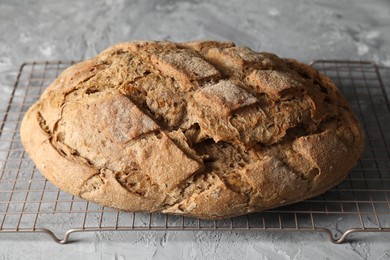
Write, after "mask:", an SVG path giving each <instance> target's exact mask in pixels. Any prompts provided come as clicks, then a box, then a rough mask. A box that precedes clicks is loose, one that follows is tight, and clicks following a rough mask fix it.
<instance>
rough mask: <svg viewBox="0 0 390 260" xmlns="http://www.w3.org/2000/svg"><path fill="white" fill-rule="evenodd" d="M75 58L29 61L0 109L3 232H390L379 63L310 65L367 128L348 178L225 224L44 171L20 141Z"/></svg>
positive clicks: (388, 110)
mask: <svg viewBox="0 0 390 260" xmlns="http://www.w3.org/2000/svg"><path fill="white" fill-rule="evenodd" d="M73 63H75V62H65V61H55V62H31V63H30V62H29V63H25V64H23V65H22V66H21V68H20V71H19V75H18V76H17V80H16V82H15V86H14V89H13V91H12V95H11V98H10V100H9V103H8V104H6V106H5V109H4V110H0V119H1V120H2V121H1V122H0V169H1V172H0V233H2V232H4V233H7V232H8V233H11V232H15V233H17V232H45V233H47V234H49V235H50V236H51V237H52V238H53V239H54V240H55V241H56V242H58V243H61V244H64V243H67V242H68V241H69V236H70V234H72V233H75V232H85V231H105V230H110V231H117V230H118V231H119V230H128V231H131V230H163V231H168V230H221V231H222V230H224V231H238V230H240V231H248V230H255V231H298V232H302V231H307V232H326V233H327V234H328V235H329V238H330V239H331V241H332V242H334V243H342V242H344V241H345V240H346V238H347V237H348V236H349V235H350V234H351V233H354V232H390V202H389V198H390V150H389V147H390V106H389V102H388V99H387V96H386V92H385V88H384V83H383V81H382V78H381V75H380V70H379V69H378V67H377V66H376V65H375V64H374V63H372V62H361V61H360V62H351V61H326V60H322V61H315V62H312V63H311V64H312V65H313V66H314V67H316V68H317V69H319V70H320V71H322V72H323V73H325V74H326V75H328V76H329V77H330V78H332V79H333V80H334V81H335V83H336V84H337V85H338V87H339V88H340V89H341V90H342V92H343V93H344V95H345V97H346V98H347V99H348V100H349V102H350V104H351V105H352V108H353V110H354V111H355V113H356V114H357V116H358V117H359V119H360V121H361V122H362V124H363V126H364V129H365V136H366V140H365V142H366V143H365V151H364V154H363V157H362V159H361V160H360V161H359V162H358V164H357V166H356V167H355V168H354V169H353V170H352V171H351V173H350V175H349V176H348V178H347V179H346V180H345V181H344V182H342V183H341V184H340V185H338V186H337V187H335V188H333V189H331V190H330V191H328V192H326V193H325V194H323V195H321V196H318V197H316V198H313V199H309V200H306V201H303V202H300V203H296V204H293V205H289V206H285V207H281V208H278V209H274V210H268V211H265V212H262V213H254V214H249V215H244V216H241V217H237V218H232V219H226V220H220V221H205V220H200V219H194V218H187V217H181V216H172V215H164V214H147V213H130V212H119V211H116V210H114V209H111V208H106V207H101V206H98V205H96V204H93V203H89V202H87V201H85V200H82V199H79V198H76V197H74V196H72V195H70V194H68V193H65V192H63V191H61V190H59V189H58V188H56V187H55V186H53V185H52V184H51V183H50V182H48V181H47V180H46V179H45V178H44V177H43V176H42V175H41V174H40V173H39V172H38V170H37V169H36V168H35V166H34V164H33V163H32V161H31V160H30V159H29V158H28V157H27V155H26V153H25V152H24V150H23V146H22V144H21V142H20V134H19V128H20V123H21V120H22V118H23V115H24V113H25V112H26V111H27V109H28V107H29V106H31V105H32V104H33V103H34V102H35V101H36V100H37V99H38V98H39V96H40V94H41V93H42V92H43V90H44V89H45V88H46V87H47V86H48V85H49V84H50V83H51V82H52V81H53V80H54V79H55V78H56V77H57V76H58V75H59V73H60V72H61V71H63V70H64V69H65V68H67V67H68V66H70V65H72V64H73ZM59 237H60V238H59ZM0 239H1V237H0Z"/></svg>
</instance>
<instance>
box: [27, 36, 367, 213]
mask: <svg viewBox="0 0 390 260" xmlns="http://www.w3.org/2000/svg"><path fill="white" fill-rule="evenodd" d="M21 139H22V143H23V145H24V147H25V149H26V151H27V152H28V154H29V155H30V157H31V158H32V159H33V161H34V162H35V164H36V166H37V168H38V169H39V170H40V171H41V172H42V174H43V175H44V176H45V177H46V178H47V179H48V180H49V181H51V182H52V183H53V184H55V185H57V186H58V187H60V188H61V189H63V190H65V191H67V192H69V193H71V194H74V195H76V196H80V197H82V198H84V199H87V200H90V201H93V202H96V203H100V204H102V205H105V206H109V207H114V208H118V209H121V210H128V211H145V212H164V213H172V214H181V215H186V216H193V217H200V218H204V219H220V218H226V217H232V216H237V215H242V214H246V213H250V212H255V211H262V210H265V209H269V208H274V207H278V206H281V205H286V204H290V203H294V202H296V201H300V200H304V199H306V198H310V197H313V196H316V195H318V194H321V193H323V192H325V191H326V190H327V189H329V188H331V187H333V186H335V185H337V184H338V183H339V182H341V181H342V180H343V179H344V178H345V177H346V175H347V174H348V171H349V170H350V169H351V168H352V167H353V166H354V165H355V164H356V162H357V160H358V158H359V157H360V154H361V152H362V150H363V134H362V130H361V127H360V125H359V123H358V122H357V120H356V118H355V116H354V115H353V114H352V112H351V108H350V106H349V105H348V103H347V101H346V100H345V99H344V98H343V96H342V95H341V93H340V91H339V90H338V89H337V87H336V86H335V85H334V84H333V82H332V81H331V80H330V79H329V78H327V77H326V76H324V75H322V74H321V73H319V72H318V71H316V70H315V69H313V68H311V67H310V66H307V65H305V64H302V63H299V62H297V61H295V60H292V59H281V58H279V57H277V56H276V55H275V54H271V53H265V52H254V51H252V50H250V49H249V48H246V47H239V46H235V45H234V44H233V43H223V42H213V41H199V42H188V43H172V42H153V41H146V42H140V41H138V42H129V43H121V44H118V45H115V46H113V47H111V48H109V49H107V50H105V51H103V52H102V53H101V54H99V55H98V56H97V57H95V58H92V59H90V60H87V61H84V62H81V63H79V64H76V65H74V66H72V67H70V68H68V69H66V70H65V71H64V72H63V73H62V74H61V75H60V76H59V77H58V78H57V79H56V80H55V81H54V82H53V83H52V84H51V85H50V86H49V87H48V88H47V89H46V90H45V92H44V93H43V94H42V96H41V98H40V99H39V100H38V101H37V102H36V103H35V104H34V105H33V106H32V107H31V108H30V109H29V110H28V112H27V113H26V115H25V117H24V118H23V121H22V126H21Z"/></svg>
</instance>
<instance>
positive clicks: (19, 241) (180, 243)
mask: <svg viewBox="0 0 390 260" xmlns="http://www.w3.org/2000/svg"><path fill="white" fill-rule="evenodd" d="M139 39H153V40H163V39H164V40H172V41H187V40H195V39H214V40H229V41H234V42H236V43H237V44H239V45H245V46H249V47H251V48H253V49H255V50H259V51H260V50H261V51H270V52H275V53H277V54H278V55H280V56H283V57H292V58H296V59H299V60H301V61H305V62H307V61H309V60H313V59H334V58H336V59H353V60H359V59H362V60H373V61H375V62H377V63H378V64H380V65H384V66H390V1H388V0H371V1H366V0H355V1H353V0H328V1H325V0H324V1H319V0H317V1H310V0H296V1H282V0H277V1H275V0H259V1H256V0H247V1H233V0H217V1H206V0H194V1H191V0H187V1H170V0H162V1H157V0H155V1H142V0H138V1H113V0H106V1H103V0H96V1H92V0H89V1H76V0H71V1H49V0H44V1H13V0H0V110H1V109H2V108H3V107H2V106H4V105H5V101H6V100H8V97H9V95H10V93H11V89H12V86H13V82H14V81H15V78H16V74H17V71H18V69H19V66H20V64H21V63H23V62H25V61H34V60H39V61H42V60H56V59H65V60H80V59H86V58H89V57H92V56H94V55H96V54H97V53H99V52H100V51H102V50H103V49H105V48H106V47H108V46H110V45H112V44H114V43H118V42H121V41H129V40H139ZM75 237H76V238H80V241H78V242H75V243H72V244H68V245H58V244H55V243H54V242H53V241H52V240H51V239H50V238H49V237H48V236H45V235H39V234H12V235H11V234H0V259H390V242H389V241H390V234H388V233H387V234H359V235H354V236H352V237H351V239H350V240H349V242H348V243H345V244H342V245H334V244H331V243H330V241H329V240H328V238H327V237H326V236H325V234H318V233H315V234H309V233H268V232H262V233H258V232H253V233H249V232H242V233H236V232H233V233H230V232H226V233H222V232H100V233H99V232H97V233H85V234H76V235H75Z"/></svg>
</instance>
